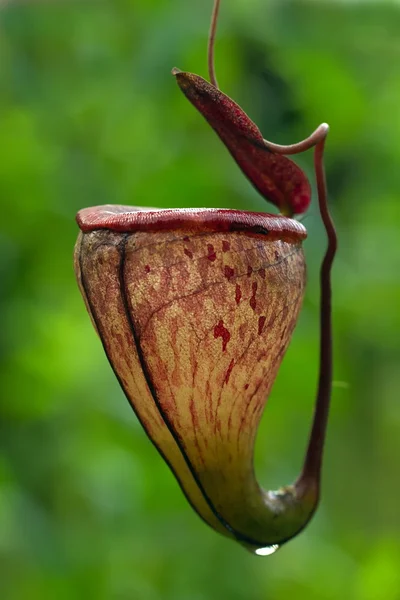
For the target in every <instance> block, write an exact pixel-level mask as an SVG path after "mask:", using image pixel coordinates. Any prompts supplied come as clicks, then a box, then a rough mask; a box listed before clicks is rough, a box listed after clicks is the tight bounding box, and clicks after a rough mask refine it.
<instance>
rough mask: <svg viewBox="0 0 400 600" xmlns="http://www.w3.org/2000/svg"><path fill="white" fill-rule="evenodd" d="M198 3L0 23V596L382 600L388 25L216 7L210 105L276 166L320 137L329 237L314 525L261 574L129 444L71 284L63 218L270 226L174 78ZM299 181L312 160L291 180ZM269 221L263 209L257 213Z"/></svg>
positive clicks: (285, 416)
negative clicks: (251, 219) (278, 151)
mask: <svg viewBox="0 0 400 600" xmlns="http://www.w3.org/2000/svg"><path fill="white" fill-rule="evenodd" d="M210 9H211V0H209V1H208V2H187V0H151V1H150V0H102V1H101V2H100V1H98V2H94V1H93V0H88V1H87V2H85V3H83V2H72V1H71V2H68V1H63V2H61V1H54V2H43V3H40V2H35V1H29V2H26V3H21V4H19V3H14V2H12V1H10V2H9V3H8V4H4V3H3V6H2V8H1V9H0V90H1V92H0V132H1V144H0V202H1V207H2V210H1V218H0V277H1V286H0V303H1V311H0V315H1V317H0V318H1V324H0V331H1V336H0V384H1V398H2V400H1V407H0V430H1V432H0V596H1V598H4V599H5V600H36V599H39V600H45V599H52V598H57V599H60V600H63V599H68V600H70V599H72V598H73V599H80V598H82V599H85V600H87V599H91V598H93V599H94V598H95V599H96V600H102V599H104V600H106V599H107V600H108V599H115V600H125V599H126V600H128V599H135V600H136V599H137V600H161V599H162V600H212V599H217V598H229V599H231V600H242V599H246V600H259V599H261V598H266V599H268V598H271V599H272V598H296V600H301V599H303V598H304V599H307V600H313V599H315V600H336V599H340V598H351V599H352V600H378V599H379V600H380V599H382V600H383V599H384V600H396V599H398V598H400V571H399V564H400V546H399V538H400V510H399V501H398V498H399V496H400V481H399V477H398V473H399V457H400V442H399V440H400V404H399V402H398V396H399V390H400V369H399V364H400V345H399V331H400V310H399V306H400V283H399V265H400V261H399V235H400V225H399V196H400V169H399V164H400V144H399V138H400V111H399V106H400V78H399V64H400V33H399V32H400V6H399V4H398V3H396V2H392V3H389V2H388V3H386V2H384V1H376V2H375V3H374V2H367V3H363V2H349V1H348V2H346V1H344V0H343V1H342V2H325V1H323V0H320V1H316V0H315V1H312V0H308V1H307V0H292V1H285V0H275V1H274V0H230V2H228V1H225V2H224V1H223V6H222V9H221V22H220V27H219V36H218V43H217V72H218V76H219V80H220V84H221V87H222V89H223V90H224V91H226V92H227V93H229V94H230V95H231V96H232V97H234V98H235V99H236V100H237V101H238V102H239V103H240V104H241V105H242V106H243V108H244V109H245V110H246V111H247V112H248V113H249V114H250V115H251V116H252V117H253V118H254V120H255V121H256V122H257V123H258V124H259V126H260V127H261V129H262V131H263V132H264V134H265V136H266V137H268V138H269V139H272V140H274V141H277V142H280V143H289V142H293V141H296V140H298V139H301V138H303V137H304V136H306V135H308V134H309V133H310V132H311V130H313V129H314V128H315V127H316V126H317V125H318V124H319V123H320V122H323V121H327V122H328V123H329V124H330V125H331V133H330V136H329V140H328V145H327V174H328V182H329V187H330V196H331V204H332V207H333V212H334V215H335V219H336V223H337V228H338V233H339V236H340V254H339V257H338V261H337V263H336V268H335V296H334V309H335V315H334V317H335V334H336V338H335V350H336V357H335V380H336V383H335V388H334V393H333V406H332V417H331V422H330V429H329V436H328V444H327V450H326V462H325V469H324V481H323V498H322V504H321V507H320V509H319V511H318V513H317V515H316V517H315V518H314V520H313V521H312V523H311V525H310V527H309V528H308V529H307V530H306V531H305V532H304V533H302V534H301V535H300V536H299V537H298V538H297V539H296V540H294V541H293V542H291V543H290V544H288V545H287V546H285V547H284V548H283V549H282V550H280V551H279V552H278V553H277V554H276V555H274V556H272V557H269V558H259V557H254V556H252V555H250V554H247V553H246V552H245V551H244V550H243V549H242V548H241V547H240V546H239V545H235V544H234V543H232V542H231V541H229V540H226V539H223V538H222V537H220V536H218V535H216V534H215V533H214V532H213V531H211V530H210V529H208V528H207V527H206V526H205V525H204V524H203V523H202V522H201V521H200V519H199V518H198V517H197V516H196V515H195V514H194V513H193V512H192V510H191V508H190V507H189V506H188V504H187V503H186V501H185V499H184V497H183V495H182V494H181V492H180V490H179V488H178V486H177V484H176V482H175V480H174V478H173V476H172V475H171V473H170V472H169V471H168V469H167V467H166V465H165V464H164V463H163V462H162V460H161V459H160V457H159V456H158V454H157V452H156V451H155V449H154V448H153V447H152V445H151V444H150V442H149V441H148V440H147V438H146V437H145V434H144V432H143V431H142V430H141V428H140V426H139V424H138V422H137V420H136V418H135V416H134V415H133V413H132V411H131V409H130V408H129V406H128V403H127V402H126V400H125V399H124V397H123V394H122V392H121V390H120V389H119V387H118V384H117V382H116V380H115V378H114V375H113V373H112V371H111V369H110V368H109V366H108V364H107V361H106V358H105V356H104V353H103V351H102V348H101V345H100V343H99V341H98V339H97V337H96V335H95V333H94V331H93V328H92V325H91V323H90V320H89V318H88V316H87V314H86V312H85V309H84V305H83V302H82V299H81V297H80V295H79V292H78V289H77V286H76V284H75V281H74V275H73V271H72V249H73V245H74V241H75V238H76V235H77V227H76V225H75V223H74V215H75V213H76V211H77V210H78V209H79V208H81V207H84V206H90V205H94V204H102V203H123V204H133V205H144V206H146V205H148V206H163V207H167V206H170V207H178V206H220V207H236V208H243V209H256V210H263V209H267V207H266V205H265V204H264V203H263V200H262V199H260V198H259V197H258V196H257V194H256V192H255V191H254V190H253V189H252V188H251V187H250V185H249V184H248V182H247V181H246V180H245V179H244V178H243V177H242V175H241V174H240V172H239V170H238V169H237V167H236V166H235V165H234V164H233V162H232V160H231V159H230V157H229V155H228V153H227V152H226V150H225V149H224V148H223V146H222V145H221V144H220V142H219V141H218V139H217V138H216V136H215V135H214V134H213V132H212V131H211V130H210V129H209V128H208V127H207V125H206V124H205V122H204V121H203V120H202V119H201V117H200V116H199V115H198V114H197V113H196V111H195V110H194V109H193V107H192V106H191V105H189V103H188V102H187V101H186V100H185V98H184V97H183V95H182V94H181V93H180V91H179V90H178V89H177V87H176V83H175V81H174V80H173V78H172V77H171V76H170V69H171V67H173V66H178V67H180V68H182V69H187V70H191V71H193V72H197V73H199V74H202V75H206V71H205V68H206V57H205V52H206V42H207V40H206V38H207V31H208V23H209V14H210ZM299 162H300V164H301V165H302V166H303V167H305V168H306V169H307V171H308V173H309V175H310V176H311V177H312V157H311V156H301V157H299ZM267 210H269V209H267ZM305 224H306V226H307V228H308V230H309V239H308V241H307V243H306V252H307V257H308V263H309V287H308V293H307V298H306V301H305V305H304V310H303V314H302V317H301V321H300V324H299V326H298V327H297V330H296V333H295V336H294V339H293V343H292V347H291V349H290V350H289V352H288V355H287V357H286V359H285V361H284V364H283V366H282V369H281V373H280V376H279V379H278V382H277V384H276V386H275V389H274V392H273V394H272V397H271V401H270V403H269V405H268V407H267V409H266V413H265V416H264V419H263V423H262V426H261V429H260V433H259V438H258V444H257V457H256V458H257V472H258V476H259V478H260V480H261V481H262V482H263V483H264V484H265V485H266V486H268V487H275V486H278V485H281V484H284V483H288V482H290V481H291V480H292V479H293V478H294V477H295V475H296V473H297V471H298V469H299V465H300V462H301V457H302V454H303V451H304V446H305V441H306V436H307V433H308V427H309V423H310V418H311V411H312V405H313V397H314V393H315V384H316V374H317V351H318V343H317V340H318V313H317V309H318V288H317V283H318V264H319V261H320V258H321V255H322V253H323V249H324V244H325V239H324V235H323V232H322V230H321V227H320V224H319V219H318V215H317V210H316V208H315V207H314V208H312V210H311V211H310V215H309V216H307V217H306V219H305Z"/></svg>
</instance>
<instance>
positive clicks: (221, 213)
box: [76, 204, 307, 242]
mask: <svg viewBox="0 0 400 600" xmlns="http://www.w3.org/2000/svg"><path fill="white" fill-rule="evenodd" d="M76 220H77V223H78V225H79V227H80V229H81V230H82V231H83V232H84V233H88V232H90V231H96V230H98V229H109V230H110V231H116V232H120V233H130V232H135V231H174V230H183V231H188V232H207V231H210V232H229V231H243V232H248V233H253V234H259V235H268V238H269V239H280V240H284V241H289V242H300V241H302V240H304V239H305V238H306V237H307V230H306V228H305V227H304V226H303V225H302V224H301V223H299V222H298V221H296V220H295V219H289V218H288V217H283V216H280V215H271V214H268V213H255V212H247V211H243V210H228V209H219V208H176V209H169V208H168V209H156V208H139V207H134V206H121V205H114V204H105V205H104V206H93V207H91V208H84V209H82V210H80V211H79V212H78V214H77V216H76Z"/></svg>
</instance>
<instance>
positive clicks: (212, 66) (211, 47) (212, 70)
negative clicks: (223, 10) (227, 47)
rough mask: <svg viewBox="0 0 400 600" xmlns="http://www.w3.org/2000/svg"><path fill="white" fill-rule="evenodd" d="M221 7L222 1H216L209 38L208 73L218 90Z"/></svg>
mask: <svg viewBox="0 0 400 600" xmlns="http://www.w3.org/2000/svg"><path fill="white" fill-rule="evenodd" d="M219 6H220V0H215V2H214V7H213V11H212V16H211V25H210V33H209V36H208V52H207V56H208V73H209V76H210V82H211V83H212V85H213V86H214V87H216V88H218V81H217V78H216V76H215V61H214V52H215V35H216V32H217V24H218V13H219ZM218 89H219V88H218Z"/></svg>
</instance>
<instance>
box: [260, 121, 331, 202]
mask: <svg viewBox="0 0 400 600" xmlns="http://www.w3.org/2000/svg"><path fill="white" fill-rule="evenodd" d="M328 131H329V125H328V124H327V123H322V124H321V125H320V126H319V127H317V129H316V130H315V131H313V133H312V134H311V135H310V136H309V137H308V138H306V139H305V140H302V141H301V142H297V144H289V145H288V146H282V145H281V144H274V143H273V142H270V141H269V140H265V139H264V144H265V145H266V146H267V148H268V150H270V151H271V152H275V154H286V155H289V154H300V153H301V152H305V151H306V150H309V149H310V148H313V147H314V146H317V145H318V144H319V143H321V141H322V140H323V141H324V142H325V139H326V136H327V135H328ZM322 154H323V152H322ZM321 160H323V156H321ZM315 172H316V174H317V168H315ZM325 195H326V194H325Z"/></svg>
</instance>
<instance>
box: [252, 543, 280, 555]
mask: <svg viewBox="0 0 400 600" xmlns="http://www.w3.org/2000/svg"><path fill="white" fill-rule="evenodd" d="M277 550H279V545H278V544H272V545H271V546H265V548H257V550H256V551H255V553H256V554H258V556H269V555H270V554H274V552H276V551H277Z"/></svg>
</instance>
